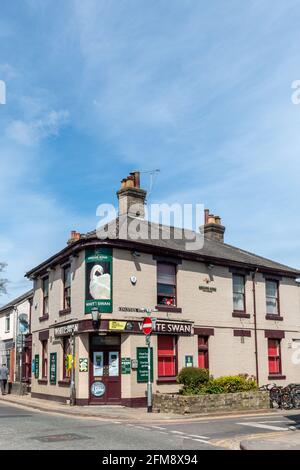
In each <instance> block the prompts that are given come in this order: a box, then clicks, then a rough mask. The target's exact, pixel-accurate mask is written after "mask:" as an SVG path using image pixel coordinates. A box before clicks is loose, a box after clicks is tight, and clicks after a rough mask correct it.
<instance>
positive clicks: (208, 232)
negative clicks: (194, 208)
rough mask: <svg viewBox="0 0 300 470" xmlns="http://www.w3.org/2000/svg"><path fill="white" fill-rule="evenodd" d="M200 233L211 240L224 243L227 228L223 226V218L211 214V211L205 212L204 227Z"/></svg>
mask: <svg viewBox="0 0 300 470" xmlns="http://www.w3.org/2000/svg"><path fill="white" fill-rule="evenodd" d="M200 232H201V233H204V237H205V238H208V239H209V240H216V241H218V242H224V233H225V227H224V225H222V224H221V217H219V216H218V215H213V214H210V213H209V209H205V211H204V225H202V226H201V227H200Z"/></svg>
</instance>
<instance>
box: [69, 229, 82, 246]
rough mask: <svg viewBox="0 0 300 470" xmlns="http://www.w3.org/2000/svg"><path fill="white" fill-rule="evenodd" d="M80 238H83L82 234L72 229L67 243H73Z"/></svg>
mask: <svg viewBox="0 0 300 470" xmlns="http://www.w3.org/2000/svg"><path fill="white" fill-rule="evenodd" d="M80 238H81V234H80V233H79V232H77V231H76V230H72V231H71V233H70V238H69V240H68V242H67V244H68V245H71V244H72V243H75V242H77V241H78V240H80Z"/></svg>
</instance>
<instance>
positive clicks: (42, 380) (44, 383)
mask: <svg viewBox="0 0 300 470" xmlns="http://www.w3.org/2000/svg"><path fill="white" fill-rule="evenodd" d="M38 384H39V385H47V384H48V379H39V380H38Z"/></svg>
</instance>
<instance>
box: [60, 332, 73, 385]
mask: <svg viewBox="0 0 300 470" xmlns="http://www.w3.org/2000/svg"><path fill="white" fill-rule="evenodd" d="M62 347H63V379H70V378H71V371H70V370H67V367H66V365H67V355H68V354H71V337H70V336H64V337H63V344H62Z"/></svg>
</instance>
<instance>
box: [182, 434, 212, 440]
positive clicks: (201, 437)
mask: <svg viewBox="0 0 300 470" xmlns="http://www.w3.org/2000/svg"><path fill="white" fill-rule="evenodd" d="M187 435H188V436H190V437H197V439H209V437H207V436H198V434H187Z"/></svg>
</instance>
